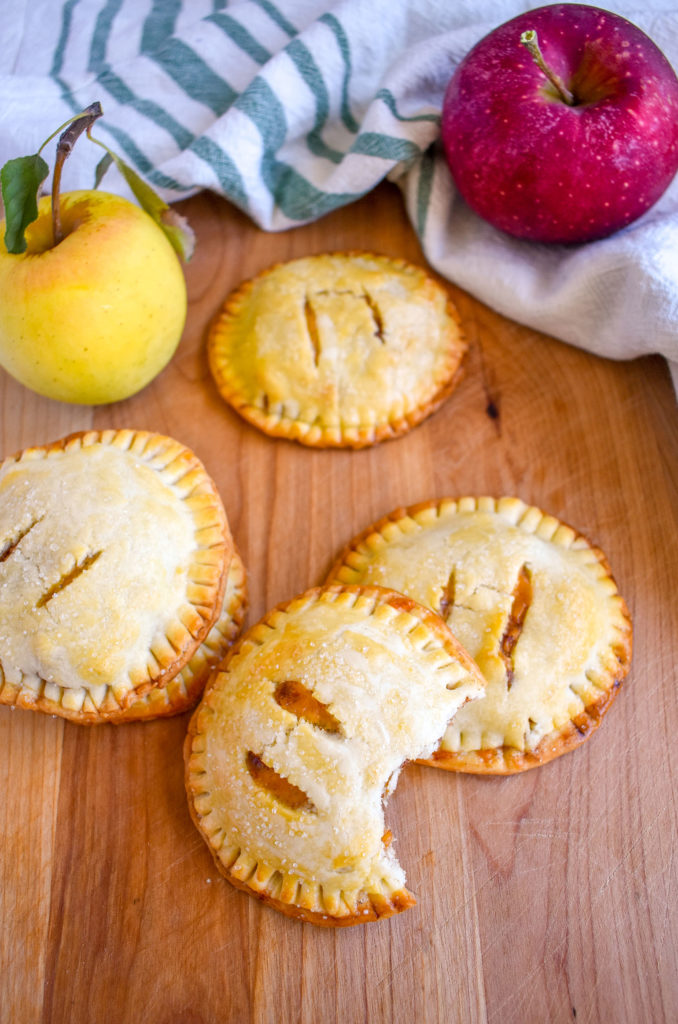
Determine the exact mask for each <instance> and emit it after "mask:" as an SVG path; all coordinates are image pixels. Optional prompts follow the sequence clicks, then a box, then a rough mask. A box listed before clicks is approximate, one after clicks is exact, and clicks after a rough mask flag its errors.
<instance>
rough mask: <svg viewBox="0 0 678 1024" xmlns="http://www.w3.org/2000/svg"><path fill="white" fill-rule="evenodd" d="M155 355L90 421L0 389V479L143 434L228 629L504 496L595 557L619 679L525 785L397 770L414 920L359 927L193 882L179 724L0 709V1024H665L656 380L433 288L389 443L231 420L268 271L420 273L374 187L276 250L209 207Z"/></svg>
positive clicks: (674, 877)
mask: <svg viewBox="0 0 678 1024" xmlns="http://www.w3.org/2000/svg"><path fill="white" fill-rule="evenodd" d="M183 212H184V213H186V214H187V215H188V216H189V217H190V219H191V221H192V223H193V225H194V227H195V228H196V230H197V234H198V240H199V241H198V249H197V254H196V257H195V259H194V261H193V263H192V264H191V265H190V267H189V268H188V270H187V279H188V286H189V296H190V314H189V320H188V324H187V327H186V331H185V335H184V338H183V340H182V343H181V345H180V348H179V350H178V352H177V354H176V356H175V358H174V359H173V361H172V362H171V364H170V365H169V366H168V368H167V369H166V370H165V371H164V373H163V374H162V375H161V376H160V377H159V378H158V379H157V380H156V381H155V382H154V383H153V384H152V385H151V386H149V387H148V388H147V389H146V390H145V391H144V392H143V393H142V394H140V395H138V396H136V397H134V398H132V399H130V400H128V401H126V402H122V403H119V404H117V405H113V406H109V407H101V408H97V409H89V408H77V407H72V406H64V405H59V404H56V403H52V402H49V401H47V400H45V399H42V398H38V397H37V396H35V395H32V394H30V393H29V392H27V391H26V390H24V389H23V388H21V387H20V386H19V385H18V384H15V383H14V382H13V381H12V380H10V379H9V378H8V377H7V376H5V375H3V376H0V402H1V404H0V451H1V452H2V453H3V454H9V453H10V452H13V451H15V450H17V449H19V448H21V447H23V446H25V445H27V444H31V443H41V442H45V441H48V440H53V439H55V438H57V437H61V436H63V435H64V434H66V433H69V432H70V431H73V430H77V429H83V428H85V427H87V426H89V425H90V424H91V425H93V426H95V427H97V428H101V427H108V426H113V427H122V426H132V427H137V428H148V429H152V430H159V431H165V432H167V433H169V434H172V435H174V436H175V437H177V438H178V439H179V440H181V441H183V442H184V443H185V444H187V445H189V446H190V447H192V448H193V449H194V450H195V451H196V452H197V453H198V455H199V456H200V457H201V458H202V459H203V460H204V462H205V464H206V466H207V468H208V470H209V471H210V473H211V474H212V475H213V476H214V478H215V480H216V482H217V484H218V486H219V489H220V491H221V494H222V496H223V499H224V503H225V505H226V509H227V512H228V515H229V519H230V522H231V525H232V529H233V533H234V535H235V538H236V541H237V543H238V545H239V547H240V550H241V552H242V554H243V556H244V559H245V563H246V565H247V567H248V570H249V581H250V598H251V611H250V616H249V621H250V622H253V621H255V620H256V619H257V618H259V617H260V615H262V614H263V613H264V612H265V611H266V610H267V609H268V608H269V607H270V606H271V605H272V604H274V603H277V602H279V601H282V600H285V599H287V598H290V597H292V596H293V595H294V594H296V593H298V592H300V591H302V590H304V589H305V588H306V587H308V586H309V585H312V584H315V583H317V582H319V581H320V580H321V579H322V577H323V574H324V573H325V572H326V570H327V569H328V568H329V565H330V564H331V562H332V560H333V558H334V557H335V556H336V554H337V552H338V551H339V549H340V548H341V547H342V546H343V545H344V544H345V543H346V542H347V541H348V540H349V539H350V538H351V537H352V536H353V534H354V533H356V532H358V531H359V530H360V529H362V528H363V527H364V526H365V525H367V524H368V523H369V522H372V521H373V520H375V519H376V518H378V517H379V516H381V515H383V514H385V513H387V512H389V511H391V510H392V509H393V508H395V507H397V506H399V505H406V504H411V503H414V502H417V501H424V500H428V499H432V498H438V497H442V496H444V495H459V494H462V493H466V494H477V493H489V494H501V493H505V494H516V495H518V496H519V497H521V498H523V499H524V500H525V501H528V502H533V503H535V504H537V505H539V506H541V507H542V508H544V509H547V510H548V511H550V512H552V513H553V514H555V515H556V516H559V517H560V518H562V519H564V520H565V521H567V522H570V523H571V524H572V525H574V526H576V527H577V528H578V529H580V530H581V531H582V532H584V533H586V534H587V535H588V536H589V537H590V538H591V539H593V540H595V541H596V542H597V543H599V544H600V545H601V546H602V547H603V549H604V550H605V551H606V553H607V555H608V557H609V559H610V562H611V564H612V566H613V570H614V572H615V575H616V578H617V580H618V583H619V586H620V589H621V591H622V593H623V594H624V595H625V597H626V599H627V601H628V603H629V605H630V608H631V612H632V614H633V617H634V624H635V653H634V660H633V665H632V670H631V673H630V676H629V678H628V680H627V682H626V684H625V686H624V687H623V688H622V692H621V694H620V696H619V697H618V699H617V701H616V703H615V705H614V707H613V708H612V709H611V711H610V712H609V714H608V716H607V718H606V720H605V721H604V723H603V725H602V726H601V728H600V730H599V731H598V732H597V733H596V734H594V736H593V737H592V739H591V740H590V741H589V742H588V743H586V744H584V746H583V747H581V748H580V749H579V750H577V751H575V752H574V753H572V754H569V755H567V756H565V757H563V758H560V759H559V760H557V761H555V762H553V763H551V764H549V765H547V766H545V767H544V768H541V769H537V770H534V771H530V772H528V773H526V774H525V775H521V776H516V777H514V778H506V779H491V778H489V779H488V778H474V777H471V776H458V775H454V774H450V773H445V772H442V771H436V770H433V769H429V768H425V767H421V766H414V765H413V766H409V767H408V768H406V769H405V771H404V772H403V774H402V776H401V780H400V782H399V785H398V789H397V791H396V793H395V794H394V796H393V797H392V798H391V801H390V804H389V807H388V809H387V824H388V826H389V827H390V828H391V829H392V830H393V832H394V835H395V836H396V842H397V852H398V857H399V860H400V861H401V863H402V864H403V865H404V867H405V869H406V871H407V875H408V884H409V887H410V888H411V889H412V891H414V892H415V894H416V895H417V898H418V904H417V906H416V907H415V908H414V909H412V910H410V911H408V912H406V913H404V914H402V915H400V916H399V917H397V918H393V919H391V920H390V921H385V922H380V923H378V924H374V925H370V926H367V927H364V928H362V927H357V928H353V929H348V930H341V931H337V932H334V931H325V930H320V929H315V928H313V926H310V925H302V924H299V923H297V922H294V921H290V920H288V919H286V918H284V917H282V916H281V915H279V914H277V913H275V912H274V911H272V910H269V909H268V908H265V907H263V906H261V905H260V904H259V903H258V902H257V901H255V900H254V899H252V898H250V897H248V896H247V895H245V894H243V893H240V892H237V891H236V890H235V889H233V888H232V887H231V886H230V885H229V884H228V882H227V881H226V880H224V879H222V878H218V877H216V871H215V869H214V867H213V865H212V861H211V858H210V855H209V852H208V850H207V848H206V846H205V845H204V843H203V842H202V840H201V838H200V836H199V835H198V833H197V831H196V830H195V828H194V827H193V825H192V823H191V821H190V818H189V815H188V811H187V807H186V801H185V797H184V790H183V765H182V757H181V748H182V741H183V737H184V734H185V729H186V717H185V716H184V717H182V718H177V719H173V720H168V721H159V722H153V723H148V724H144V725H125V726H119V727H115V726H101V727H98V728H96V729H87V728H82V727H77V726H74V725H72V724H70V723H64V722H62V721H59V720H56V719H52V718H49V717H46V716H42V715H38V714H33V713H30V712H22V711H10V710H9V709H7V708H2V709H0V733H1V735H2V740H1V741H0V760H1V762H2V775H1V776H0V777H1V778H2V779H4V780H5V781H4V791H5V799H4V800H3V801H2V807H1V809H0V829H1V834H2V857H1V859H0V908H1V909H0V914H1V917H0V950H1V957H0V1019H1V1020H2V1021H8V1022H21V1024H30V1022H50V1024H52V1022H54V1024H56V1022H63V1021H69V1022H75V1024H80V1022H98V1021H106V1022H111V1024H117V1022H121V1024H127V1022H129V1024H135V1022H138V1021H144V1022H145V1024H175V1022H176V1024H179V1022H181V1024H184V1022H186V1024H211V1022H216V1021H219V1022H238V1024H239V1022H248V1021H253V1022H254V1021H256V1022H269V1021H270V1022H275V1024H286V1022H290V1024H291V1022H295V1024H311V1022H313V1024H317V1022H323V1024H324V1022H328V1024H335V1022H336V1024H350V1022H361V1021H370V1022H386V1021H393V1022H398V1024H399V1022H402V1024H405V1022H412V1021H417V1020H426V1021H427V1024H442V1022H445V1024H449V1022H456V1021H463V1022H465V1024H466V1022H468V1024H476V1022H478V1024H480V1022H491V1024H492V1022H500V1021H501V1022H502V1024H507V1022H516V1024H518V1022H521V1024H522V1022H525V1021H529V1022H532V1021H535V1022H537V1021H539V1022H541V1021H549V1022H555V1024H560V1022H566V1021H575V1020H576V1021H577V1024H581V1022H583V1021H585V1022H587V1024H590V1022H596V1021H601V1022H607V1021H615V1022H616V1024H619V1022H629V1024H642V1022H647V1024H650V1022H651V1024H662V1022H667V1024H668V1022H674V1021H676V1020H678V912H677V907H678V900H677V899H676V893H677V892H678V857H677V856H676V852H675V851H676V847H677V836H678V828H677V820H678V814H677V806H678V800H677V798H676V793H678V769H677V768H676V765H675V763H674V760H673V757H672V750H673V746H674V740H675V737H676V735H678V696H677V695H678V685H677V683H678V679H677V671H676V665H677V664H678V610H677V609H678V602H677V601H676V599H675V589H676V584H675V580H676V578H677V576H678V541H677V539H676V538H677V537H678V514H677V509H678V501H677V498H678V473H677V467H678V414H677V412H676V403H675V397H674V395H673V392H672V389H671V385H670V381H669V377H668V374H667V371H666V368H665V366H664V364H663V363H662V361H661V360H659V359H653V358H648V359H643V360H638V361H635V362H629V363H613V362H610V361H605V360H601V359H598V358H596V357H594V356H591V355H589V354H587V353H585V352H583V351H579V350H577V349H574V348H571V347H568V346H566V345H563V344H560V343H558V342H556V341H553V340H550V339H548V338H545V337H543V336H540V335H538V334H536V333H534V332H532V331H529V330H526V329H525V328H522V327H519V326H517V325H516V324H513V323H510V322H508V321H507V320H505V319H503V318H502V317H500V316H498V315H496V314H494V313H493V312H491V311H490V310H488V309H487V308H485V307H483V306H482V305H481V304H480V303H478V302H477V301H475V300H474V299H472V298H471V297H469V296H468V295H465V294H463V293H461V292H460V291H458V290H457V289H456V288H454V287H452V286H450V293H451V295H452V296H453V298H454V299H455V301H456V302H457V305H458V308H459V310H460V313H461V317H462V321H463V325H464V329H465V331H466V333H467V335H468V337H469V340H470V342H471V351H470V354H469V358H468V360H467V364H466V374H465V377H464V379H463V381H462V383H461V384H460V386H459V388H458V390H457V391H456V392H455V393H454V394H453V395H452V397H451V398H450V399H449V400H448V401H447V403H446V404H445V405H444V407H443V408H442V409H441V410H440V411H439V412H438V413H437V414H436V415H435V416H434V417H432V418H431V419H430V420H428V421H427V422H426V423H424V424H423V425H421V426H420V427H418V428H417V429H416V430H415V431H413V432H412V433H411V434H409V435H408V436H406V437H404V438H402V439H400V440H396V441H391V442H387V443H385V444H383V445H381V446H379V447H377V448H374V449H369V450H365V451H360V452H342V451H326V452H323V451H312V450H308V449H305V448H302V447H301V446H299V445H294V444H292V443H289V442H285V441H274V440H271V439H269V438H266V437H264V436H263V435H261V434H259V433H258V432H257V431H256V430H254V429H253V428H251V427H249V426H247V425H246V424H245V423H244V422H243V421H241V420H240V419H239V418H238V417H237V416H236V415H235V414H234V413H233V412H232V411H231V410H230V409H229V408H228V407H227V406H225V405H224V404H223V402H222V401H221V399H220V398H219V396H218V394H217V393H216V390H215V388H214V387H213V385H212V383H211V380H210V377H209V374H208V369H207V363H206V358H205V343H204V342H205V331H206V328H207V326H208V324H209V322H210V320H211V318H212V317H213V316H214V315H215V314H216V312H217V310H218V308H219V305H220V303H221V302H222V301H223V299H224V298H225V296H226V294H227V292H228V291H229V290H230V289H231V288H233V287H235V286H236V285H237V284H239V283H240V282H241V281H242V280H243V279H244V278H246V277H249V276H251V275H253V274H255V273H256V272H257V271H258V270H260V269H262V268H263V267H265V266H267V265H268V264H270V263H272V262H274V261H276V260H281V259H288V258H291V257H294V256H300V255H305V254H308V253H313V252H321V251H326V250H331V249H349V248H365V249H375V250H377V251H381V252H385V253H389V254H392V255H397V256H404V257H407V258H410V259H414V260H416V261H421V260H422V256H421V253H420V250H419V247H418V244H417V241H416V239H415V236H414V234H413V232H412V230H411V228H410V226H409V224H408V222H407V219H406V216H405V214H404V212H403V209H402V205H401V201H400V197H399V195H398V193H397V192H396V191H395V189H394V188H393V187H391V186H388V185H384V186H383V187H382V188H380V189H379V190H377V192H376V193H374V194H373V195H371V196H369V197H368V198H366V199H364V200H363V201H362V202H360V203H358V204H355V205H354V206H351V207H348V208H347V209H345V210H343V211H340V212H338V213H335V214H333V215H331V216H329V217H326V218H324V219H323V220H321V221H318V222H317V223H315V224H311V225H309V226H307V227H303V228H300V229H297V230H294V231H289V232H286V233H284V234H279V235H271V234H264V233H263V232H260V231H258V230H257V229H256V228H255V227H254V226H253V225H252V224H251V223H250V222H249V221H248V220H247V219H246V218H245V217H244V216H243V215H241V214H240V213H238V212H237V211H235V210H234V209H233V208H231V207H230V206H228V205H227V204H226V203H223V202H221V201H220V200H218V199H216V198H215V197H213V196H210V195H208V194H202V195H199V196H197V197H195V198H194V199H192V200H190V201H188V202H187V203H185V204H183Z"/></svg>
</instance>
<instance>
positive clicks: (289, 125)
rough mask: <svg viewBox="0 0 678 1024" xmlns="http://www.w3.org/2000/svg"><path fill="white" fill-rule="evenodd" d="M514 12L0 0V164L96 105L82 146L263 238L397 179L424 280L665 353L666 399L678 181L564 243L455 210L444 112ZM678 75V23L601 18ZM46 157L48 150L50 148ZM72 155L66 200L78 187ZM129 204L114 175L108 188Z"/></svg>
mask: <svg viewBox="0 0 678 1024" xmlns="http://www.w3.org/2000/svg"><path fill="white" fill-rule="evenodd" d="M536 6H539V4H536V3H535V4H531V3H527V4H525V3H518V2H516V0H476V2H474V3H470V2H468V0H461V2H457V3H449V0H340V2H335V3H332V2H331V0H276V2H275V3H274V2H272V0H236V2H233V3H227V2H218V0H215V2H207V0H183V2H182V0H62V2H61V3H57V2H55V0H5V7H4V18H3V23H4V38H3V48H2V52H1V53H0V161H1V162H3V163H4V162H5V161H6V160H7V159H9V158H11V157H13V156H18V155H23V154H27V153H30V152H35V151H36V150H37V148H38V146H39V145H40V144H41V143H42V142H43V140H44V139H45V138H46V137H47V135H49V134H50V132H51V131H53V130H54V129H55V128H56V127H57V126H58V125H59V124H60V123H62V122H63V121H65V120H66V119H67V118H68V117H70V116H72V115H73V114H74V113H76V112H78V111H80V110H82V109H83V108H84V107H86V106H87V105H88V104H89V103H91V102H93V101H94V100H99V101H100V102H101V103H102V106H103V108H104V118H103V119H102V120H101V121H99V122H98V124H97V125H96V129H95V134H96V135H98V136H99V137H100V138H101V139H102V140H103V141H105V142H106V143H107V144H109V145H111V146H112V147H113V148H114V149H116V151H117V152H119V153H120V155H121V156H122V157H123V158H124V159H126V160H127V161H128V162H129V163H130V164H132V165H133V166H134V167H135V168H136V170H137V171H138V172H139V173H140V174H141V175H142V176H144V177H145V178H146V179H147V180H148V181H149V182H151V184H153V185H154V186H155V187H156V189H157V190H158V191H159V192H160V193H161V194H162V195H163V196H164V198H165V199H167V200H168V201H173V200H177V199H180V198H184V197H187V196H189V195H191V194H193V193H195V192H197V191H198V190H200V189H210V190H212V191H214V192H217V193H219V194H221V195H223V196H225V197H226V198H227V199H229V200H230V201H231V202H233V203H234V204H236V205H237V206H238V207H240V208H241V209H242V210H244V211H245V212H246V213H247V214H248V215H249V216H250V217H251V218H252V219H253V220H254V221H255V222H256V223H257V224H258V225H260V226H261V227H262V228H264V229H267V230H273V231H279V230H284V229H285V228H288V227H290V226H292V225H296V224H299V223H304V222H307V221H310V220H314V219H316V218H319V217H321V216H322V215H323V214H325V213H327V212H329V211H330V210H333V209H336V208H337V207H339V206H342V205H345V204H347V203H350V202H351V201H353V200H354V199H356V198H358V197H360V196H362V195H364V194H366V193H367V192H369V191H370V190H371V189H372V188H374V186H375V185H376V184H377V183H378V182H379V181H381V180H382V179H384V178H385V177H390V178H391V180H393V181H396V182H397V183H398V185H399V186H400V188H401V189H402V192H403V195H404V198H405V202H406V206H407V210H408V214H409V216H410V219H411V221H412V224H413V226H414V228H415V230H416V231H417V233H418V235H419V237H420V240H421V243H422V246H423V249H424V252H425V254H426V257H427V259H428V260H429V261H430V263H431V265H432V266H433V267H435V268H436V269H437V270H438V271H439V272H440V273H441V274H442V275H444V276H445V277H447V278H448V279H449V280H450V281H453V282H454V283H455V284H457V285H459V286H461V287H462V288H464V289H466V290H467V291H468V292H470V293H471V294H473V295H475V296H476V297H477V298H478V299H480V300H481V301H483V302H485V303H487V304H488V305H490V306H492V307H493V308H494V309H496V310H498V311H499V312H501V313H503V314H505V315H506V316H508V317H510V318H512V319H514V320H517V321H519V322H521V323H523V324H526V325H528V326H530V327H533V328H535V329H538V330H541V331H544V332H545V333H547V334H550V335H552V336H554V337H557V338H560V339H562V340H564V341H566V342H570V343H572V344H575V345H578V346H580V347H582V348H585V349H588V350H590V351H592V352H596V353H598V354H599V355H602V356H607V357H610V358H631V357H635V356H639V355H643V354H648V353H661V354H662V355H664V356H665V357H666V358H667V360H668V361H669V365H670V368H671V371H672V373H673V377H674V383H675V384H676V387H677V388H678V179H677V180H674V182H673V183H672V185H671V187H670V188H669V190H668V191H667V192H666V193H665V194H664V196H663V197H662V199H661V200H660V201H659V203H658V204H657V205H656V206H655V207H654V208H653V209H652V210H650V211H648V212H647V213H646V214H645V215H644V216H643V217H642V218H641V219H640V220H639V221H637V222H636V223H635V224H633V225H630V226H629V227H628V228H626V229H625V230H623V231H621V232H618V233H617V234H615V235H613V236H611V237H610V238H608V239H605V240H602V241H599V242H594V243H589V244H587V245H580V246H572V247H563V246H544V245H536V244H534V243H526V242H520V241H517V240H515V239H511V238H509V237H508V236H505V235H503V234H500V233H499V232H498V231H496V230H494V229H493V228H492V227H490V226H489V225H488V224H486V223H484V222H483V221H481V220H480V219H479V218H478V217H477V216H476V215H475V214H473V213H472V212H471V211H470V210H469V209H468V207H467V206H466V205H465V204H464V203H463V201H462V200H461V199H460V197H459V196H458V194H457V193H456V190H455V188H454V185H453V183H452V180H451V178H450V175H449V172H448V171H447V167H446V165H445V161H444V158H443V156H442V150H441V147H440V142H439V126H440V110H441V106H442V100H443V95H444V91H445V87H446V85H447V82H448V81H449V78H450V76H451V74H452V72H453V70H454V68H455V66H456V65H457V64H458V63H459V61H460V60H461V59H462V58H463V56H464V55H465V54H466V53H467V52H468V50H469V49H470V48H471V46H473V44H474V43H475V42H477V41H478V39H480V38H481V37H482V36H483V35H485V34H486V33H487V32H488V31H490V30H491V29H492V28H494V27H495V26H496V25H498V24H500V23H501V22H503V21H506V20H507V19H508V18H510V17H512V16H514V15H516V14H518V13H521V12H522V11H524V10H526V9H530V8H534V7H536ZM604 6H606V7H608V8H609V9H612V10H614V11H617V12H618V13H620V14H622V15H623V16H625V17H627V18H629V20H631V21H633V22H634V23H635V24H637V25H638V26H639V27H640V28H641V29H643V30H644V31H645V32H647V33H648V35H650V36H651V38H653V39H654V41H655V42H656V43H657V45H658V46H659V47H660V48H661V49H662V50H663V51H664V53H665V54H666V56H667V57H668V59H669V61H670V62H671V63H672V64H673V66H674V67H678V7H677V6H676V5H675V0H673V4H672V3H670V2H663V0H651V2H650V3H649V4H648V5H647V6H645V7H643V8H640V7H639V6H634V5H633V4H627V3H624V2H615V3H613V4H609V3H605V5H604ZM47 152H48V155H50V154H49V150H48V151H47ZM100 152H101V151H100V150H99V148H98V147H95V146H92V145H88V144H87V143H86V142H85V141H84V140H83V142H81V143H79V144H78V146H77V147H76V148H75V151H74V153H73V155H72V156H71V157H70V158H69V162H68V164H67V166H66V169H65V171H64V177H63V187H64V188H90V187H92V184H93V181H94V167H95V165H96V163H97V162H98V159H99V155H100ZM102 187H105V188H108V189H110V190H111V191H117V192H121V193H123V194H124V193H125V192H126V186H125V185H124V182H123V181H122V179H121V178H120V177H119V176H118V175H117V172H115V171H113V170H112V171H110V172H109V173H108V174H107V176H106V177H105V178H104V182H103V186H102Z"/></svg>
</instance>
